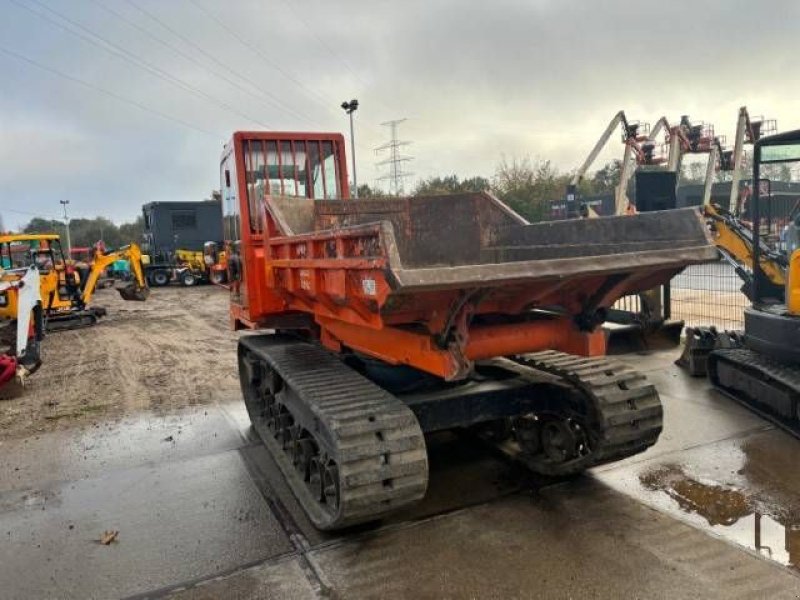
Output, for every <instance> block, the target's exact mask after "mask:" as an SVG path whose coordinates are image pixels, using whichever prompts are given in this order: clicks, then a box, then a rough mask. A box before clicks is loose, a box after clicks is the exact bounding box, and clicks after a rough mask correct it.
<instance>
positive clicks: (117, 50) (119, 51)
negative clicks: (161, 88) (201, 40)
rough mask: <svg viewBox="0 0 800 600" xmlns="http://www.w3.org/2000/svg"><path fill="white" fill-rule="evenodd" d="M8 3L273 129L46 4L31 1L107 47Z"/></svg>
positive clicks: (24, 7)
mask: <svg viewBox="0 0 800 600" xmlns="http://www.w3.org/2000/svg"><path fill="white" fill-rule="evenodd" d="M8 1H9V2H11V3H12V4H15V5H16V6H18V7H20V8H23V9H25V10H27V11H28V12H30V13H32V14H34V15H36V16H38V17H39V18H41V19H44V20H45V21H48V22H49V23H51V24H53V25H55V26H56V27H59V28H60V29H62V30H64V31H66V32H67V33H69V34H71V35H73V36H75V37H77V38H79V39H82V40H84V41H85V42H88V43H90V44H92V45H94V46H97V47H98V48H101V49H103V50H105V51H106V52H108V53H109V54H111V55H112V56H115V57H117V58H121V59H123V60H125V61H126V62H129V63H131V64H132V65H134V66H135V67H138V68H139V69H142V70H144V71H146V72H148V73H150V74H152V75H154V76H156V77H158V78H159V79H163V80H164V81H167V82H168V83H171V84H172V85H175V86H177V87H178V88H180V89H183V90H184V91H187V92H189V93H192V94H194V95H196V96H198V97H200V98H203V99H204V100H206V101H208V102H211V103H212V104H216V105H217V106H219V107H220V108H223V109H225V110H227V111H229V112H232V113H235V114H236V115H238V116H240V117H242V118H244V119H247V120H248V121H252V122H253V123H257V124H258V125H260V126H262V127H265V128H266V129H271V127H270V126H269V125H267V124H266V123H263V122H262V121H259V120H258V119H256V118H254V117H251V116H249V115H247V114H245V113H243V112H241V111H239V110H238V109H236V108H235V107H233V106H231V105H229V104H227V103H226V102H223V101H221V100H218V99H217V98H215V97H213V96H211V95H209V94H206V93H205V92H203V91H202V90H200V89H198V88H196V87H194V86H192V85H191V84H189V83H186V82H185V81H183V80H181V79H180V78H178V77H175V76H174V75H172V74H170V73H168V72H167V71H164V70H163V69H161V68H160V67H158V66H156V65H153V64H152V63H149V62H148V61H146V60H142V59H140V58H138V57H137V56H135V55H134V54H133V53H131V52H129V51H128V50H126V49H125V48H122V47H121V46H119V45H117V44H115V43H114V42H111V41H110V40H108V39H106V38H104V37H103V36H101V35H98V34H96V33H94V32H93V31H92V30H91V29H89V28H88V27H85V26H83V25H81V24H80V23H77V22H75V21H73V20H72V19H69V18H68V17H65V16H64V15H62V14H61V13H59V12H58V11H55V10H53V9H52V8H49V7H48V6H45V5H44V4H42V3H41V2H39V1H38V0H31V1H32V2H33V3H34V4H36V5H38V6H40V7H41V8H43V9H45V10H46V11H48V12H50V13H52V14H54V15H56V16H57V17H59V18H60V19H63V20H64V21H65V22H67V23H69V24H70V25H72V26H73V27H77V28H78V29H80V30H82V31H85V32H87V33H88V34H89V35H90V36H92V37H94V38H97V39H98V40H100V41H101V42H103V44H105V45H106V46H103V45H102V44H99V43H98V42H96V41H95V40H93V39H92V38H91V37H88V36H86V35H83V34H81V33H78V32H76V31H74V30H72V29H70V28H69V27H65V26H64V25H63V24H61V23H59V22H58V21H55V20H53V19H51V18H49V17H48V16H46V15H44V14H43V13H40V12H37V11H35V10H33V9H32V8H31V7H29V6H26V5H24V4H22V3H20V2H19V1H18V0H8Z"/></svg>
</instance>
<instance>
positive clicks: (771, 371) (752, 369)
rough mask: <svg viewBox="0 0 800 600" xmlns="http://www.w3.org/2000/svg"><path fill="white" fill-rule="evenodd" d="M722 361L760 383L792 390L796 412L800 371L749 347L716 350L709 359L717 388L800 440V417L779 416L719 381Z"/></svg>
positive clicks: (712, 377)
mask: <svg viewBox="0 0 800 600" xmlns="http://www.w3.org/2000/svg"><path fill="white" fill-rule="evenodd" d="M720 362H727V363H730V364H732V365H735V366H736V369H737V370H738V371H740V372H746V373H747V374H748V375H750V376H752V377H753V379H754V381H756V382H758V383H759V384H762V385H763V384H765V383H766V384H767V385H769V386H771V387H773V388H775V389H778V390H784V391H788V392H789V393H790V395H791V396H792V397H793V398H794V402H795V407H796V408H795V411H798V410H800V408H797V403H798V402H800V368H798V367H796V366H791V365H785V364H782V363H780V362H778V361H776V360H773V359H771V358H769V357H767V356H764V355H763V354H759V353H757V352H753V351H752V350H749V349H747V348H736V349H725V350H715V351H714V352H712V353H711V355H710V356H709V364H708V366H709V368H708V377H709V379H710V380H711V383H712V384H713V385H714V387H716V388H717V389H719V390H720V391H722V392H724V393H725V394H726V395H727V396H730V397H731V398H733V399H734V400H736V401H737V402H739V403H741V404H743V405H744V406H746V407H747V408H749V409H750V410H752V411H753V412H755V413H757V414H759V415H760V416H762V417H763V418H765V419H767V420H768V421H770V422H772V423H774V424H775V425H777V426H778V427H781V428H782V429H784V430H786V431H787V432H788V433H790V434H792V435H793V436H795V437H797V438H800V415H798V418H796V419H791V418H788V417H785V416H783V415H779V414H776V413H775V412H774V411H772V410H770V407H769V406H767V405H765V404H763V403H760V402H754V401H752V400H751V399H750V397H749V396H748V395H746V394H745V393H743V391H742V390H738V389H733V388H728V387H726V386H724V385H723V384H722V383H721V382H720V380H719V373H718V371H717V365H718V363H720Z"/></svg>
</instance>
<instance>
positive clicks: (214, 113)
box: [0, 0, 800, 228]
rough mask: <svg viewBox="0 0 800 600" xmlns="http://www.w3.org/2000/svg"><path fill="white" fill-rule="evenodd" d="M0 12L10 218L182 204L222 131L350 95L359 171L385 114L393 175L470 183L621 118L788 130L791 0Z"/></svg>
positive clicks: (10, 7) (611, 154) (561, 154)
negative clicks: (745, 117) (740, 114)
mask: <svg viewBox="0 0 800 600" xmlns="http://www.w3.org/2000/svg"><path fill="white" fill-rule="evenodd" d="M0 4H2V7H3V18H2V22H0V73H1V75H2V86H1V88H0V157H2V169H0V215H2V217H3V219H4V221H5V225H6V227H9V228H13V227H16V226H17V225H19V224H23V223H25V222H27V220H28V219H29V218H30V217H31V216H32V215H33V214H37V215H42V216H48V217H51V216H57V215H58V214H59V209H60V206H59V204H58V201H59V200H60V199H62V198H66V199H69V200H70V211H71V214H72V215H74V216H95V215H104V216H107V217H109V218H111V219H113V220H114V221H117V222H120V221H123V220H128V219H132V218H133V217H135V216H136V215H137V214H139V212H140V206H141V204H142V203H144V202H149V201H154V200H199V199H202V198H204V197H206V196H208V194H209V192H210V190H211V189H213V188H215V187H217V186H218V185H219V179H218V177H219V176H218V161H219V155H220V151H221V149H222V145H223V143H224V141H225V140H226V139H227V138H228V137H229V136H230V134H231V132H233V131H235V130H237V129H267V128H270V129H282V130H295V129H296V130H317V131H320V130H331V131H341V132H342V133H346V131H347V121H346V116H345V114H344V112H343V111H342V110H341V109H340V108H339V104H340V103H341V101H342V100H346V99H349V98H352V97H355V98H358V100H359V102H360V103H361V108H360V109H359V110H358V112H357V113H356V123H357V130H356V135H357V140H356V144H357V146H356V151H357V161H358V172H359V180H360V181H361V182H367V183H370V184H373V183H374V180H375V177H376V176H377V175H378V171H377V169H376V168H375V163H376V162H377V160H378V159H377V158H376V156H375V154H374V152H373V150H372V149H373V148H374V147H375V146H377V145H379V144H380V143H382V142H383V141H384V140H385V138H386V136H387V134H388V131H387V130H386V128H384V127H381V125H380V123H381V122H383V121H386V120H389V119H394V118H402V117H407V118H408V121H407V122H406V123H404V124H403V125H402V126H401V130H400V132H401V137H402V138H404V139H408V140H412V141H413V145H411V146H410V147H409V153H410V154H413V156H414V157H415V159H414V161H413V162H412V163H411V165H410V169H411V170H413V171H414V173H415V177H414V178H412V180H411V181H409V184H413V180H414V179H416V178H419V177H428V176H431V175H435V174H449V173H456V174H458V175H460V176H472V175H484V176H490V175H491V174H492V172H493V171H494V168H495V166H496V164H497V162H498V160H499V159H500V157H501V156H503V155H505V156H506V157H508V158H513V157H523V156H531V157H533V158H549V159H551V160H552V161H553V162H554V163H555V164H556V165H557V166H558V167H559V168H560V169H563V170H569V169H573V168H575V167H576V166H577V165H578V164H579V163H580V162H581V161H582V160H583V158H584V157H585V155H586V154H587V153H588V151H589V149H590V148H591V146H592V145H593V144H594V142H595V140H596V138H597V137H598V136H599V135H600V133H601V131H602V130H603V128H604V127H605V125H606V123H607V122H608V120H609V119H610V118H611V117H612V116H613V115H614V113H615V112H616V111H617V110H619V109H624V110H625V111H626V113H627V114H628V116H629V117H630V118H636V119H642V120H645V121H649V122H651V123H653V122H655V121H656V120H657V119H658V117H659V116H661V115H667V117H668V118H671V119H673V120H677V119H678V118H679V117H680V115H682V114H688V115H689V116H690V117H691V118H692V119H693V120H696V121H706V122H711V123H714V124H715V126H716V131H717V133H718V134H720V133H721V134H727V136H728V139H729V140H731V139H732V137H733V132H734V128H735V119H736V114H737V109H738V107H739V106H741V105H745V104H746V105H747V106H748V107H749V108H750V111H751V113H753V114H764V115H765V116H768V117H774V118H777V119H778V126H779V128H780V129H781V130H786V129H790V128H796V127H800V115H798V114H797V110H796V107H797V105H798V101H799V100H800V79H798V77H797V72H798V71H797V65H798V55H800V52H798V50H799V49H800V48H799V46H800V36H798V24H800V2H797V1H796V0H785V1H776V2H769V1H765V2H752V1H747V2H743V1H741V2H740V1H735V0H720V1H719V2H711V1H703V0H700V1H698V0H693V1H680V0H678V1H676V0H672V1H669V2H667V1H662V2H647V1H642V0H639V1H636V2H634V1H631V2H622V1H614V0H603V1H600V0H586V1H582V2H579V1H567V0H554V1H548V0H520V1H517V2H512V1H498V0H491V1H486V0H484V1H480V2H473V1H467V0H461V1H456V0H454V1H452V2H448V1H435V0H424V1H408V0H404V1H398V0H393V1H383V0H370V1H366V0H364V1H360V2H355V1H343V0H338V1H335V2H332V1H330V0H326V1H317V0H314V1H305V0H296V1H292V0H252V1H239V2H237V1H235V0H230V1H227V2H224V3H223V2H215V1H212V0H161V1H156V0H59V1H55V0H0ZM70 32H72V33H70ZM97 36H100V37H97ZM620 154H621V145H619V144H615V145H614V146H613V147H612V148H610V149H609V150H608V151H607V152H606V153H605V154H604V155H603V157H601V158H602V159H611V158H615V157H617V156H619V155H620ZM598 166H599V163H598Z"/></svg>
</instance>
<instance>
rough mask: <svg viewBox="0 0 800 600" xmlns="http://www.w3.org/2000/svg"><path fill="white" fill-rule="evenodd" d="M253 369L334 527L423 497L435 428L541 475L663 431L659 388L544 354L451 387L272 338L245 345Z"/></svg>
mask: <svg viewBox="0 0 800 600" xmlns="http://www.w3.org/2000/svg"><path fill="white" fill-rule="evenodd" d="M346 363H347V364H346ZM239 364H240V369H239V372H240V379H241V385H242V390H243V393H244V397H245V402H246V405H247V410H248V413H249V415H250V418H251V420H252V423H253V426H254V428H255V429H256V431H257V432H258V434H259V436H260V437H261V439H262V440H263V442H264V443H265V445H266V446H267V448H268V449H269V451H270V452H271V454H272V455H273V456H274V458H275V460H276V461H277V462H278V464H279V466H280V468H281V471H282V472H283V474H284V476H285V478H286V480H287V481H288V483H289V485H290V486H291V487H292V490H293V492H294V494H295V496H296V497H297V498H298V500H299V501H300V502H301V504H302V505H303V507H304V509H305V511H306V512H307V513H308V515H309V517H310V518H311V520H312V521H313V522H314V524H315V525H316V526H317V527H319V528H321V529H339V528H342V527H347V526H349V525H354V524H357V523H362V522H368V521H373V520H377V519H379V518H381V517H382V516H384V515H386V514H387V513H390V512H393V511H395V510H397V509H399V508H401V507H403V506H405V505H408V504H410V503H413V502H415V501H417V500H419V499H421V498H422V497H423V496H424V495H425V491H426V488H427V480H428V460H427V452H426V447H425V438H424V434H425V433H428V432H432V431H437V430H442V429H452V428H469V429H471V430H476V431H478V432H479V433H481V434H482V437H484V438H486V439H490V440H491V441H493V442H494V443H496V444H497V445H498V446H499V447H500V449H501V450H502V451H503V452H505V453H507V454H510V455H512V456H513V457H514V458H515V459H517V460H519V461H521V462H523V463H524V464H526V465H527V466H528V468H530V469H531V470H532V471H534V472H536V473H539V474H543V475H547V476H569V475H575V474H578V473H580V472H582V471H584V470H585V469H587V468H590V467H593V466H597V465H600V464H604V463H607V462H611V461H615V460H620V459H622V458H625V457H627V456H632V455H634V454H637V453H640V452H643V451H644V450H646V449H647V448H649V447H650V446H651V445H653V444H654V443H655V442H656V440H657V439H658V436H659V434H660V432H661V427H662V407H661V403H660V400H659V397H658V393H657V392H656V391H655V389H654V388H653V386H652V385H650V384H648V383H647V381H646V379H645V377H644V376H643V375H641V374H639V373H637V372H636V371H634V370H632V369H630V368H628V367H625V366H622V365H620V364H618V363H615V362H613V361H610V360H608V359H606V358H586V357H581V356H573V355H569V354H565V353H561V352H554V351H544V352H537V353H534V354H526V355H521V356H517V357H511V358H507V359H494V360H491V361H486V362H484V363H481V364H480V365H477V366H476V369H475V374H474V376H473V377H471V378H469V379H468V380H465V381H463V382H457V383H452V382H451V383H446V382H444V381H441V380H438V381H437V380H436V378H432V377H430V376H426V375H424V374H420V373H418V372H416V373H412V372H409V371H406V376H405V377H400V378H399V379H398V377H397V373H392V376H391V377H387V375H386V373H387V371H388V372H392V370H393V368H392V367H388V365H387V367H388V369H383V370H381V369H377V370H376V369H374V368H371V367H372V366H374V362H373V363H372V364H371V363H370V362H369V361H366V362H364V361H362V360H360V359H359V358H358V357H357V356H352V355H351V356H349V357H346V358H345V360H342V358H341V357H339V356H336V355H334V354H332V353H330V352H328V351H327V350H325V349H323V348H321V347H319V346H318V345H316V344H313V343H308V342H305V341H301V340H299V339H297V338H293V337H290V336H283V335H259V336H246V337H244V338H242V340H241V341H240V345H239ZM400 381H403V382H405V384H406V389H400V388H401V387H403V386H399V385H398V383H399V382H400ZM389 390H391V391H392V392H393V393H390V391H389Z"/></svg>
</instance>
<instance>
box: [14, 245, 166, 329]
mask: <svg viewBox="0 0 800 600" xmlns="http://www.w3.org/2000/svg"><path fill="white" fill-rule="evenodd" d="M123 259H124V260H128V261H129V262H130V265H131V274H132V277H133V281H131V282H130V283H129V284H127V285H126V286H125V287H122V288H118V291H119V293H120V296H122V298H123V299H124V300H135V301H144V300H146V299H147V297H148V295H149V293H150V290H149V288H148V287H147V281H146V279H145V277H144V270H143V268H142V254H141V251H140V249H139V246H137V245H136V244H131V245H130V246H125V247H123V248H120V249H119V250H117V251H115V252H107V253H102V252H100V251H97V252H95V257H94V261H93V263H92V266H91V268H90V269H89V270H88V271H84V272H81V271H80V270H79V269H77V268H76V267H75V266H74V265H73V264H71V263H70V262H68V261H66V260H65V259H64V253H63V250H62V247H61V241H60V238H59V236H58V235H56V234H7V235H0V264H2V265H5V266H6V268H7V269H15V268H16V269H18V268H25V267H28V266H31V265H34V266H36V267H37V269H38V271H39V280H40V295H41V298H42V304H43V309H44V318H45V322H46V329H47V331H56V330H60V329H75V328H77V327H86V326H89V325H93V324H95V323H96V322H97V320H98V319H99V318H100V317H102V316H104V315H105V314H106V311H105V309H103V308H101V307H96V306H91V301H92V297H93V295H94V292H95V289H96V288H97V283H98V280H99V279H100V277H101V276H102V274H103V273H104V272H105V271H106V269H107V268H108V267H109V266H110V265H111V264H112V263H114V262H115V261H118V260H123ZM11 311H12V309H11V307H10V306H8V307H2V306H0V317H5V318H12V317H13V313H12V312H11Z"/></svg>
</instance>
